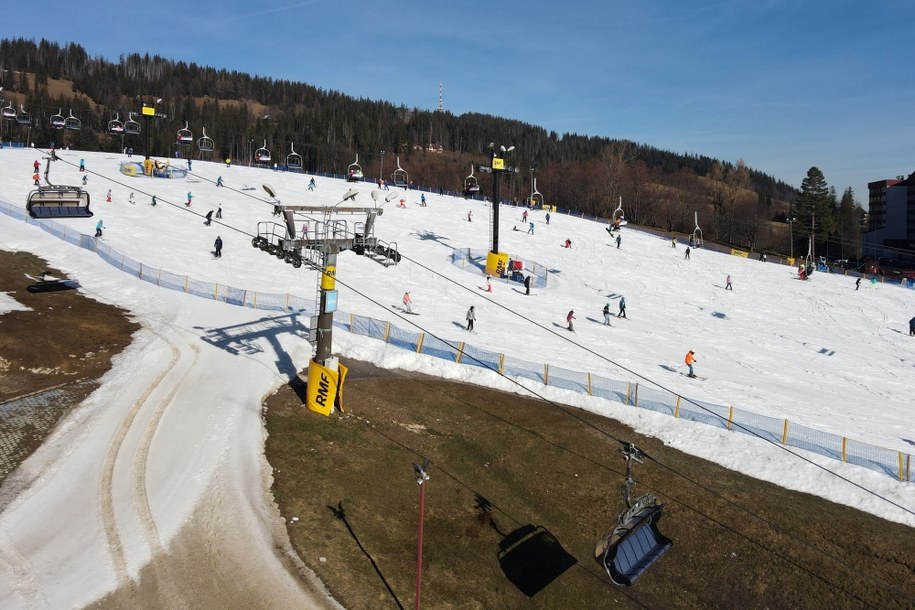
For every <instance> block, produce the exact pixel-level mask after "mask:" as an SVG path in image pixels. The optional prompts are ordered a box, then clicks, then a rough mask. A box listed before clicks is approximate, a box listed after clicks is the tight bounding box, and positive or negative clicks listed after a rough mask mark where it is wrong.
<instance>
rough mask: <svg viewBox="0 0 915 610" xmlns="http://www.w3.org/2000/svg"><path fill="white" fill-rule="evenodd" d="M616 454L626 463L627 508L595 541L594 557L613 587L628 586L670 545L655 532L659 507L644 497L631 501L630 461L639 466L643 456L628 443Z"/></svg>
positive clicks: (650, 499) (648, 495) (665, 538)
mask: <svg viewBox="0 0 915 610" xmlns="http://www.w3.org/2000/svg"><path fill="white" fill-rule="evenodd" d="M620 452H621V453H622V454H623V457H624V458H625V460H626V481H625V487H624V494H625V497H626V507H627V508H626V510H624V511H623V512H622V513H621V514H620V516H619V517H618V518H617V523H616V525H615V526H614V527H613V528H612V529H608V530H607V533H606V534H605V535H604V536H603V537H602V538H601V539H600V540H599V541H598V542H597V545H596V546H595V547H594V558H595V559H596V560H597V561H598V563H600V564H601V565H603V566H604V569H605V570H607V575H608V576H609V577H610V580H612V581H613V584H616V585H619V586H622V587H628V586H630V585H632V584H633V583H634V582H635V581H636V580H638V578H639V577H640V576H641V575H642V574H643V573H644V572H645V570H647V569H648V568H649V567H651V566H652V565H653V564H654V563H655V562H656V561H657V560H658V559H660V558H661V556H662V555H664V553H666V552H667V551H669V550H670V548H671V547H672V546H673V542H671V540H670V539H669V538H667V537H666V536H664V535H663V534H661V532H660V530H658V525H657V522H658V520H659V519H660V518H661V509H662V505H660V504H658V501H657V499H656V498H655V497H654V496H653V495H651V494H645V495H643V496H640V497H638V498H636V499H635V500H634V501H633V500H631V496H630V493H631V490H632V485H633V483H634V481H633V480H632V462H633V461H636V462H639V463H641V461H642V458H643V457H644V454H643V453H642V452H641V451H640V450H639V449H638V448H637V447H636V446H635V445H633V444H631V443H627V444H626V445H625V446H624V447H623V448H622V449H621V450H620Z"/></svg>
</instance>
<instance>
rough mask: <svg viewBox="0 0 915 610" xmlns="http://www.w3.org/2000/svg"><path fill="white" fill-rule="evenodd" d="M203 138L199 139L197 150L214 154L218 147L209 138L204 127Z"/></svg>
mask: <svg viewBox="0 0 915 610" xmlns="http://www.w3.org/2000/svg"><path fill="white" fill-rule="evenodd" d="M202 129H203V137H200V138H197V150H199V151H200V152H212V151H213V149H214V148H216V145H215V144H214V143H213V139H212V138H210V137H209V136H207V128H206V127H203V128H202Z"/></svg>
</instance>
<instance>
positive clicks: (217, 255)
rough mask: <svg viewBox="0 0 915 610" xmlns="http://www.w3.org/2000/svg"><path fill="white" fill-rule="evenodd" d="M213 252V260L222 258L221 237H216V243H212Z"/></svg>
mask: <svg viewBox="0 0 915 610" xmlns="http://www.w3.org/2000/svg"><path fill="white" fill-rule="evenodd" d="M213 247H214V248H215V251H214V252H213V257H214V258H222V237H219V236H218V235H217V236H216V241H215V242H214V243H213Z"/></svg>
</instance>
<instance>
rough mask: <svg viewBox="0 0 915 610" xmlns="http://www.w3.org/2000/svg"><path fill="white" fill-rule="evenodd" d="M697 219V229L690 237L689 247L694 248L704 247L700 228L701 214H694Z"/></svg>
mask: <svg viewBox="0 0 915 610" xmlns="http://www.w3.org/2000/svg"><path fill="white" fill-rule="evenodd" d="M694 215H695V219H696V228H695V229H693V232H692V233H691V234H690V236H689V245H690V246H692V247H693V248H701V247H702V229H700V228H699V212H694Z"/></svg>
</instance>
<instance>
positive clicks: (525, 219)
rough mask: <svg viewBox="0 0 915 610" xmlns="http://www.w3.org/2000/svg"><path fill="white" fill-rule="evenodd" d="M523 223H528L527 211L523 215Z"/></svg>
mask: <svg viewBox="0 0 915 610" xmlns="http://www.w3.org/2000/svg"><path fill="white" fill-rule="evenodd" d="M521 222H527V210H524V212H523V213H522V214H521Z"/></svg>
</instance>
